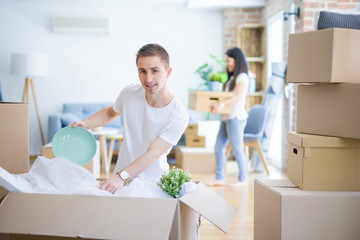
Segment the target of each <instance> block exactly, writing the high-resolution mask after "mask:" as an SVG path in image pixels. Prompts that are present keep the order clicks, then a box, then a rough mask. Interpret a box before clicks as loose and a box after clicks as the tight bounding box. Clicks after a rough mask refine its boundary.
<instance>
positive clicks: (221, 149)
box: [215, 118, 247, 182]
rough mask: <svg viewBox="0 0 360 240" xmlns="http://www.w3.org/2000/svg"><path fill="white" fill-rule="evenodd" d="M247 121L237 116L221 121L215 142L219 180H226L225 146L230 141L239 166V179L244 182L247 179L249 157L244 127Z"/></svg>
mask: <svg viewBox="0 0 360 240" xmlns="http://www.w3.org/2000/svg"><path fill="white" fill-rule="evenodd" d="M246 122H247V119H243V120H239V119H237V118H234V119H230V120H225V121H221V124H220V129H219V133H218V135H217V138H216V144H215V155H216V179H217V180H224V169H225V163H226V157H225V148H226V145H227V144H228V142H229V141H230V144H231V149H232V152H233V154H234V155H235V158H236V161H237V164H238V168H239V177H238V179H239V181H242V182H243V181H246V180H247V159H246V157H245V152H244V129H245V125H246Z"/></svg>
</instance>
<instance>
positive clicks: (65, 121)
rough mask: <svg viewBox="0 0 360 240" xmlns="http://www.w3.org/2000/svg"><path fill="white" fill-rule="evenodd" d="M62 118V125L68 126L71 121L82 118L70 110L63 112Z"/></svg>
mask: <svg viewBox="0 0 360 240" xmlns="http://www.w3.org/2000/svg"><path fill="white" fill-rule="evenodd" d="M60 119H61V124H62V126H67V125H69V124H70V123H73V122H77V121H80V120H81V119H80V118H79V117H78V116H76V115H75V114H72V113H70V112H66V113H63V114H61V117H60Z"/></svg>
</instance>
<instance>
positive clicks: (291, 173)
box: [288, 133, 360, 191]
mask: <svg viewBox="0 0 360 240" xmlns="http://www.w3.org/2000/svg"><path fill="white" fill-rule="evenodd" d="M288 142H289V151H288V177H289V179H290V180H291V181H292V182H293V183H295V184H296V185H297V186H298V187H299V188H300V189H302V190H307V191H360V140H357V139H350V138H338V137H325V136H319V135H309V134H298V133H288Z"/></svg>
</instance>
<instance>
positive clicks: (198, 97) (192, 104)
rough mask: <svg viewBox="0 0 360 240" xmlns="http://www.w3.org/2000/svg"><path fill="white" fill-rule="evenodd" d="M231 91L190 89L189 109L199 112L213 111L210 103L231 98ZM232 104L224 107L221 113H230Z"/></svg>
mask: <svg viewBox="0 0 360 240" xmlns="http://www.w3.org/2000/svg"><path fill="white" fill-rule="evenodd" d="M231 97H232V93H231V92H213V91H190V93H189V109H191V110H195V111H199V112H211V108H210V105H211V104H212V103H215V102H219V101H223V100H225V99H227V98H231ZM230 110H231V108H230V106H227V107H224V108H222V109H221V110H220V113H230Z"/></svg>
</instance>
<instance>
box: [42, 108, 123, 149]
mask: <svg viewBox="0 0 360 240" xmlns="http://www.w3.org/2000/svg"><path fill="white" fill-rule="evenodd" d="M112 105H113V103H66V104H64V105H63V111H62V112H61V113H57V114H51V115H49V119H48V121H49V125H48V130H49V131H48V140H49V141H48V142H51V141H52V139H53V137H54V135H55V133H56V132H57V131H59V130H60V129H61V128H63V127H66V126H67V125H68V124H69V123H73V122H76V121H79V120H83V119H85V118H87V117H89V116H90V115H92V114H94V113H95V112H97V111H99V110H101V109H103V108H106V107H109V106H112ZM106 127H110V128H119V129H120V130H121V129H122V118H121V117H119V118H117V119H115V120H114V121H112V122H111V123H109V124H107V125H105V126H104V128H106Z"/></svg>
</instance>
